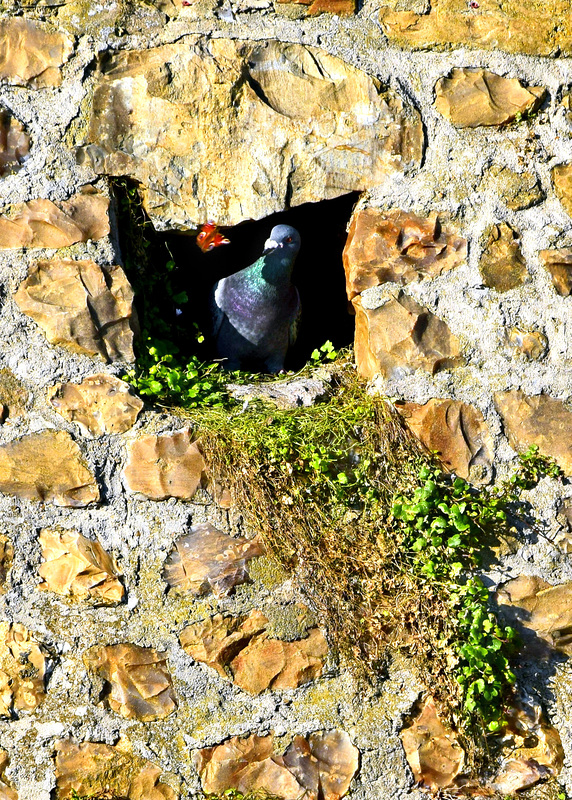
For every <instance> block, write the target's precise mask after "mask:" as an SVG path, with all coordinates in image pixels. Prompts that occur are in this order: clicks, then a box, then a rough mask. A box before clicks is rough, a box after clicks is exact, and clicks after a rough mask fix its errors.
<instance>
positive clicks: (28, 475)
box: [0, 430, 99, 508]
mask: <svg viewBox="0 0 572 800" xmlns="http://www.w3.org/2000/svg"><path fill="white" fill-rule="evenodd" d="M0 492H4V493H5V494H11V495H14V496H15V497H22V498H25V499H27V500H40V501H42V502H47V503H54V505H56V506H69V507H71V508H80V507H82V506H87V505H89V504H90V503H96V502H97V501H98V500H99V488H98V485H97V482H96V480H95V477H94V476H93V474H92V472H91V471H90V470H89V468H88V466H87V464H86V462H85V459H84V457H83V455H82V453H81V450H80V449H79V447H78V445H77V444H76V443H75V442H74V440H73V439H72V438H71V436H70V435H69V433H66V432H65V431H54V430H45V431H41V432H40V433H31V434H29V435H28V436H22V438H21V439H16V440H15V441H13V442H9V443H8V444H4V445H2V446H0Z"/></svg>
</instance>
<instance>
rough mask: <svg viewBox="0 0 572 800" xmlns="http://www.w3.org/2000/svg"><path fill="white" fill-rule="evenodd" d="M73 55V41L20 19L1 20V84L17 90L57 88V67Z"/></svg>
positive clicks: (29, 20)
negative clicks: (22, 88) (23, 88)
mask: <svg viewBox="0 0 572 800" xmlns="http://www.w3.org/2000/svg"><path fill="white" fill-rule="evenodd" d="M72 51H73V42H72V40H71V39H70V38H69V37H67V36H65V35H64V34H63V33H52V32H50V31H49V30H48V29H47V28H46V27H45V26H43V25H41V24H39V23H37V22H34V21H33V20H31V19H24V18H23V17H16V16H13V17H3V18H2V19H0V82H5V83H11V84H16V85H17V86H26V85H28V86H32V87H34V88H41V87H44V86H59V85H60V83H61V82H62V75H61V70H60V67H61V66H62V65H63V64H64V63H65V62H66V61H67V60H68V58H69V57H70V55H71V53H72Z"/></svg>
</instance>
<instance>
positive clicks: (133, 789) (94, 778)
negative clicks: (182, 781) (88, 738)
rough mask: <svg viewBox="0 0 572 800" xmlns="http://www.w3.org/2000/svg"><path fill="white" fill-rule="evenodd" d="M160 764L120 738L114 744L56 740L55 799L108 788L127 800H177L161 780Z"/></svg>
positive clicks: (97, 791)
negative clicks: (135, 751)
mask: <svg viewBox="0 0 572 800" xmlns="http://www.w3.org/2000/svg"><path fill="white" fill-rule="evenodd" d="M161 772H162V770H161V768H160V767H158V766H156V765H155V764H153V763H152V762H151V761H147V760H146V759H145V758H141V756H137V755H135V754H134V753H133V752H132V751H131V747H130V744H129V742H128V741H127V740H126V739H124V738H123V739H121V740H120V741H119V742H118V743H117V744H116V745H115V746H111V745H108V744H101V743H99V742H83V743H82V744H76V743H75V742H72V741H71V740H69V739H61V740H60V741H58V742H56V800H69V798H70V797H71V796H72V792H73V791H75V792H76V794H77V796H78V797H83V796H86V797H90V796H93V797H97V795H100V794H101V792H106V793H107V792H109V793H110V796H113V797H125V798H129V800H177V798H178V797H179V794H178V792H176V791H175V790H174V789H172V788H171V787H170V786H169V785H168V784H166V783H163V782H162V781H161V780H160V777H161Z"/></svg>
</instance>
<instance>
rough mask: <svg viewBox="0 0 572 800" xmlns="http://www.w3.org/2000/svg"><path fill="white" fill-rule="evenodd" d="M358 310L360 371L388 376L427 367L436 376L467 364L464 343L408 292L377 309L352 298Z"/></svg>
mask: <svg viewBox="0 0 572 800" xmlns="http://www.w3.org/2000/svg"><path fill="white" fill-rule="evenodd" d="M352 304H353V307H354V309H355V312H356V330H355V344H354V349H355V358H356V365H357V368H358V372H359V374H360V375H361V376H362V377H364V378H373V376H374V375H377V374H379V373H381V374H382V375H384V376H385V377H387V378H390V377H396V376H398V375H399V374H402V373H408V372H409V373H410V372H414V371H415V370H416V369H424V370H426V371H427V372H429V373H431V374H432V375H434V374H435V373H436V372H439V371H440V370H443V369H453V368H454V367H457V366H460V365H461V364H463V363H464V359H463V357H462V356H461V354H460V352H461V350H460V343H459V340H458V339H457V337H456V336H454V335H453V334H452V333H451V331H450V330H449V327H448V326H447V324H446V323H445V322H443V321H442V320H440V319H439V318H438V317H436V316H435V315H434V314H432V313H431V312H430V311H428V310H427V309H426V308H423V306H420V305H419V304H418V303H416V302H415V301H414V300H412V299H411V298H410V297H408V296H407V295H406V294H405V293H404V292H399V294H398V295H397V297H393V298H391V299H387V300H386V302H384V303H383V304H382V305H380V306H378V307H377V308H365V307H364V305H363V301H362V297H361V295H360V296H357V297H354V299H353V300H352Z"/></svg>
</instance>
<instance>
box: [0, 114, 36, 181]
mask: <svg viewBox="0 0 572 800" xmlns="http://www.w3.org/2000/svg"><path fill="white" fill-rule="evenodd" d="M29 152H30V136H29V135H28V133H27V132H26V129H25V128H24V126H23V125H22V123H21V122H20V121H19V120H17V119H16V118H15V117H14V116H12V114H11V113H10V111H8V110H7V109H5V108H2V109H0V177H2V176H4V175H12V174H13V173H14V172H18V170H19V169H20V167H21V166H22V164H23V162H24V161H25V160H26V158H27V156H28V153H29Z"/></svg>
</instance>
